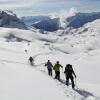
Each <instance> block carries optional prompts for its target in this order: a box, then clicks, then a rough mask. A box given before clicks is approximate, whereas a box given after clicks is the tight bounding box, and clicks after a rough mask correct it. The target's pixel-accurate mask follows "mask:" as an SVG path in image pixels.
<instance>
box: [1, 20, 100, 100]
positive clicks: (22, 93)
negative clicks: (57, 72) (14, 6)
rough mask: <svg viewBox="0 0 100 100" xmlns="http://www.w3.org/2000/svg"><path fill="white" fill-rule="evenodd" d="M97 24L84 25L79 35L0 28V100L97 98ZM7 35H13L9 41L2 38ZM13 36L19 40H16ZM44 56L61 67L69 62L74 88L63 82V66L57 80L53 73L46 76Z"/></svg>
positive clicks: (99, 81)
mask: <svg viewBox="0 0 100 100" xmlns="http://www.w3.org/2000/svg"><path fill="white" fill-rule="evenodd" d="M97 23H98V25H99V26H100V21H99V20H97V21H96V22H93V23H91V24H90V23H89V24H90V25H89V24H87V25H86V26H84V27H88V31H85V32H82V34H78V33H76V34H71V35H64V36H59V35H58V34H59V33H58V34H55V33H52V34H40V33H39V32H38V31H34V32H32V31H29V30H20V29H10V28H9V29H8V28H0V100H100V78H99V76H100V61H99V59H100V31H99V29H100V28H99V27H96V25H97ZM93 25H95V27H92V26H93ZM98 25H97V26H98ZM84 27H83V28H84ZM81 29H82V28H80V29H79V30H81ZM90 29H92V30H93V31H89V30H90ZM9 34H13V35H14V36H15V37H13V40H12V41H10V40H9V41H7V39H6V38H5V37H7V36H9ZM16 38H20V39H22V40H23V41H22V42H17V41H16ZM24 40H28V41H31V42H30V43H29V42H26V41H24ZM25 49H27V51H28V52H27V53H25ZM29 56H33V57H34V63H35V65H34V66H33V67H32V66H30V64H29V63H28V58H29ZM48 59H50V60H51V62H52V63H53V65H54V64H55V62H56V61H58V60H59V61H60V63H61V64H62V65H63V67H65V65H66V64H69V63H70V64H72V65H73V69H74V70H75V73H76V75H77V78H76V80H75V85H76V87H75V90H72V89H71V85H70V86H68V87H67V86H66V85H65V76H64V73H63V72H64V68H63V69H61V80H62V81H61V82H59V81H58V80H55V79H54V72H53V77H50V76H48V74H47V69H46V67H44V64H45V62H46V61H47V60H48Z"/></svg>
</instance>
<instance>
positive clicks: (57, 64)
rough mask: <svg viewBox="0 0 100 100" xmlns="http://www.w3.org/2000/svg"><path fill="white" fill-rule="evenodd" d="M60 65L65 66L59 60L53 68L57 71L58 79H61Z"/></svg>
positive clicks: (56, 76) (56, 77)
mask: <svg viewBox="0 0 100 100" xmlns="http://www.w3.org/2000/svg"><path fill="white" fill-rule="evenodd" d="M60 67H61V68H63V66H62V65H61V64H59V61H57V62H56V64H55V65H54V67H53V70H54V71H55V79H58V80H60Z"/></svg>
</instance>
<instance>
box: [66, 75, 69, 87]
mask: <svg viewBox="0 0 100 100" xmlns="http://www.w3.org/2000/svg"><path fill="white" fill-rule="evenodd" d="M66 85H67V86H69V76H66Z"/></svg>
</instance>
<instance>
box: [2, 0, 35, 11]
mask: <svg viewBox="0 0 100 100" xmlns="http://www.w3.org/2000/svg"><path fill="white" fill-rule="evenodd" d="M32 4H33V2H32V0H0V9H2V10H13V9H17V8H28V7H31V6H32Z"/></svg>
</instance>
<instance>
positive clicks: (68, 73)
mask: <svg viewBox="0 0 100 100" xmlns="http://www.w3.org/2000/svg"><path fill="white" fill-rule="evenodd" d="M64 73H65V76H66V85H67V86H68V85H69V79H70V80H71V83H72V88H73V89H74V87H75V84H74V77H73V75H74V76H75V78H76V75H75V72H74V70H73V68H72V65H71V64H67V65H66V67H65V71H64Z"/></svg>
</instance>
